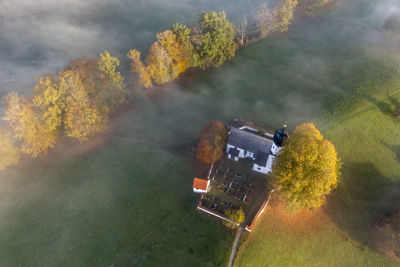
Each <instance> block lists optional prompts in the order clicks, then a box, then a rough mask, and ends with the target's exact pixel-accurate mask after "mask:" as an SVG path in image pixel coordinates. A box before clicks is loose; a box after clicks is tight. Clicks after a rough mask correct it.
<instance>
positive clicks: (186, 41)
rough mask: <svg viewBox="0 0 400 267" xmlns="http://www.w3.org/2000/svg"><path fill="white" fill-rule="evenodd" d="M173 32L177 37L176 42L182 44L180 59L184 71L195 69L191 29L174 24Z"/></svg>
mask: <svg viewBox="0 0 400 267" xmlns="http://www.w3.org/2000/svg"><path fill="white" fill-rule="evenodd" d="M172 32H173V33H174V34H175V35H176V40H177V42H178V43H179V44H180V47H181V49H180V55H179V58H180V60H181V61H182V64H183V65H182V70H183V71H184V70H186V69H188V68H190V67H193V66H194V65H195V64H196V63H195V62H194V60H195V59H194V47H193V44H192V41H191V29H189V28H188V27H186V26H185V25H182V24H179V23H177V24H174V25H173V26H172Z"/></svg>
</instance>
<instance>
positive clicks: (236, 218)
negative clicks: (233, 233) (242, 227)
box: [222, 208, 244, 230]
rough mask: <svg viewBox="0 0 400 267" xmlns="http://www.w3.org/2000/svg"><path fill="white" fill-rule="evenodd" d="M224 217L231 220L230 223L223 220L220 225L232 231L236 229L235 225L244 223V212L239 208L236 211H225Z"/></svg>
mask: <svg viewBox="0 0 400 267" xmlns="http://www.w3.org/2000/svg"><path fill="white" fill-rule="evenodd" d="M225 216H226V217H227V218H228V219H229V220H231V222H228V221H225V220H223V221H222V223H223V224H224V225H225V226H226V227H228V228H230V229H232V230H234V229H236V228H238V225H237V224H241V223H243V221H244V212H243V210H242V209H241V208H240V209H237V210H226V211H225Z"/></svg>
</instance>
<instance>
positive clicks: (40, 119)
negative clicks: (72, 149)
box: [4, 92, 59, 157]
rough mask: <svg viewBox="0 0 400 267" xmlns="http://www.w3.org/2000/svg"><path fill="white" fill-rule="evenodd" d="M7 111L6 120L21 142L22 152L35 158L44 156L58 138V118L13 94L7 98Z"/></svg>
mask: <svg viewBox="0 0 400 267" xmlns="http://www.w3.org/2000/svg"><path fill="white" fill-rule="evenodd" d="M5 100H6V106H7V110H6V113H5V116H4V120H5V121H6V122H7V124H8V126H9V127H10V129H11V130H12V131H13V133H14V136H15V137H16V138H17V139H18V140H19V141H20V143H21V144H20V150H21V152H23V153H25V154H30V155H31V156H33V157H39V156H43V155H45V154H46V153H47V150H48V149H49V148H50V147H53V146H54V144H55V143H56V141H57V138H58V129H57V127H56V126H57V125H58V121H59V120H58V118H55V119H54V121H53V120H52V118H53V117H52V116H53V115H54V114H51V115H48V114H50V113H51V112H48V111H47V112H48V114H46V111H45V112H43V111H42V110H40V109H38V108H37V107H36V106H35V105H34V104H33V103H32V102H30V101H28V100H27V99H26V98H25V97H23V96H19V95H18V93H15V92H11V93H9V94H8V95H7V97H6V98H5Z"/></svg>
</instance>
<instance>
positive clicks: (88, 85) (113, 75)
mask: <svg viewBox="0 0 400 267" xmlns="http://www.w3.org/2000/svg"><path fill="white" fill-rule="evenodd" d="M118 66H119V60H118V59H117V58H115V57H112V56H110V55H109V53H108V52H107V51H106V52H104V54H101V55H100V57H99V58H96V59H91V58H85V57H82V58H79V59H77V60H74V61H72V62H71V63H70V64H69V65H68V66H67V67H66V68H65V69H64V70H73V71H74V72H76V73H77V74H78V75H79V77H80V79H81V81H82V83H83V86H84V88H85V90H86V91H87V93H88V95H89V98H90V99H91V100H92V101H94V102H93V103H94V104H95V105H97V107H98V108H99V110H100V111H101V112H102V114H104V115H108V114H109V112H110V111H112V110H114V109H115V108H116V107H117V106H119V105H120V104H122V103H123V102H124V101H125V100H126V96H127V93H126V91H125V84H124V80H123V77H122V76H121V74H120V73H119V72H118V71H117V70H116V68H117V67H118Z"/></svg>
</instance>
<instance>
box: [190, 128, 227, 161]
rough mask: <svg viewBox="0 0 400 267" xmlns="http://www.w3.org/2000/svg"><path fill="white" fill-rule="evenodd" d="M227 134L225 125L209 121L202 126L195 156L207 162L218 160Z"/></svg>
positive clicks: (222, 152) (222, 151)
mask: <svg viewBox="0 0 400 267" xmlns="http://www.w3.org/2000/svg"><path fill="white" fill-rule="evenodd" d="M227 136H228V133H227V131H226V129H225V126H224V125H223V124H222V123H221V122H218V121H211V122H209V123H208V124H207V125H206V126H205V127H204V128H203V131H202V134H201V138H200V141H199V144H198V146H197V150H196V156H197V158H198V159H199V160H201V161H202V162H204V163H207V164H210V163H212V162H215V161H217V160H219V159H220V158H221V157H222V155H223V154H224V147H225V143H226V139H227Z"/></svg>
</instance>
